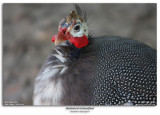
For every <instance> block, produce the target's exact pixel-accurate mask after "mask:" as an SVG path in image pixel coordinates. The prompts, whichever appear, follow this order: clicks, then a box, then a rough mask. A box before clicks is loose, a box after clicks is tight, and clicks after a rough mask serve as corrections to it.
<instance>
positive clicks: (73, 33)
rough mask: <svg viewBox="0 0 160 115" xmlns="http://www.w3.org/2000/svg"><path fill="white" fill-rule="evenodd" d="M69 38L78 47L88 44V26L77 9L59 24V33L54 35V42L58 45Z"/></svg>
mask: <svg viewBox="0 0 160 115" xmlns="http://www.w3.org/2000/svg"><path fill="white" fill-rule="evenodd" d="M66 40H68V41H69V42H70V43H72V44H74V45H75V47H77V48H82V47H85V46H86V45H87V44H88V42H89V41H88V27H87V24H86V22H85V21H84V19H83V18H82V17H81V16H80V15H78V14H77V13H76V12H75V11H72V12H71V13H70V14H69V15H68V16H67V17H66V18H64V19H62V21H61V22H60V24H59V28H58V34H57V35H55V36H53V38H52V42H55V45H58V44H59V43H61V42H64V41H66Z"/></svg>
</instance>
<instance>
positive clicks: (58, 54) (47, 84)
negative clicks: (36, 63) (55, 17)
mask: <svg viewBox="0 0 160 115" xmlns="http://www.w3.org/2000/svg"><path fill="white" fill-rule="evenodd" d="M78 8H79V7H78ZM77 12H79V9H78V11H77ZM79 14H80V12H79ZM71 16H72V18H71ZM77 18H78V21H77ZM70 21H71V23H70ZM52 41H53V42H55V43H56V47H55V48H54V49H53V51H52V53H51V55H50V56H49V57H48V58H47V60H46V62H45V63H44V65H43V67H42V69H41V71H40V73H39V74H38V76H37V78H36V81H35V89H34V97H33V100H34V105H156V102H157V101H156V100H157V99H156V93H157V92H156V87H157V86H156V82H157V79H156V50H154V49H152V48H150V47H149V46H147V45H145V44H143V43H141V42H139V41H136V40H131V39H126V38H121V37H114V36H103V37H92V36H89V35H88V28H87V27H86V24H85V22H84V20H83V18H81V17H80V16H77V15H76V14H75V12H71V14H70V15H69V17H68V18H66V19H63V20H62V21H61V23H60V27H59V32H58V34H57V35H56V36H54V37H53V38H52Z"/></svg>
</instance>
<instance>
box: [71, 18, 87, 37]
mask: <svg viewBox="0 0 160 115" xmlns="http://www.w3.org/2000/svg"><path fill="white" fill-rule="evenodd" d="M76 22H77V23H76V24H75V25H74V26H73V28H72V29H71V31H70V34H71V35H72V36H73V37H82V36H83V35H86V36H88V27H87V24H86V23H85V22H83V23H81V21H80V20H79V19H78V20H76Z"/></svg>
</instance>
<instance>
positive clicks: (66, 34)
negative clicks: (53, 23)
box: [52, 21, 76, 45]
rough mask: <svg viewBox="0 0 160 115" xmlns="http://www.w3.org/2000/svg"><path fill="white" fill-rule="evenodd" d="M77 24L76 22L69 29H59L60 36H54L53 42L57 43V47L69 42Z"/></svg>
mask: <svg viewBox="0 0 160 115" xmlns="http://www.w3.org/2000/svg"><path fill="white" fill-rule="evenodd" d="M75 23H76V21H74V22H73V24H72V25H71V26H70V27H69V28H68V29H67V28H61V27H59V31H58V34H57V35H55V36H53V38H52V42H55V45H58V44H59V43H61V42H64V41H66V40H68V39H69V38H70V37H71V35H70V31H71V29H72V28H73V27H74V24H75Z"/></svg>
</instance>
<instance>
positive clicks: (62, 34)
mask: <svg viewBox="0 0 160 115" xmlns="http://www.w3.org/2000/svg"><path fill="white" fill-rule="evenodd" d="M66 30H67V28H59V31H58V34H57V35H54V36H53V38H52V42H55V45H58V44H59V43H61V42H64V41H66V40H67V39H66Z"/></svg>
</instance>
